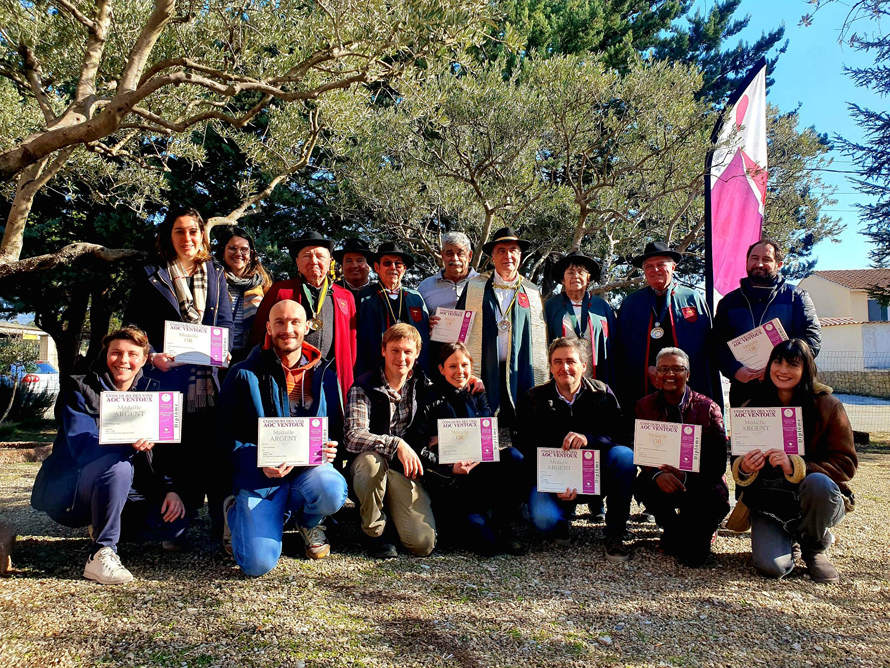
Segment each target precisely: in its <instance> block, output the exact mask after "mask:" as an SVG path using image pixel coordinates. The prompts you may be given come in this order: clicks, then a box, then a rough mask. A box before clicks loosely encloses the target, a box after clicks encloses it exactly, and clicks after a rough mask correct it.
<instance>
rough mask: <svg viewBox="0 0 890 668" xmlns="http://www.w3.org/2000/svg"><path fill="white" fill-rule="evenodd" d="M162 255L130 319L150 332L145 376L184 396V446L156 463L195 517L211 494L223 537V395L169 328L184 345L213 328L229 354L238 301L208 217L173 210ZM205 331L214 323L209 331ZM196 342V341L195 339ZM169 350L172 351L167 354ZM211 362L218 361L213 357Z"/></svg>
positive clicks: (140, 288)
mask: <svg viewBox="0 0 890 668" xmlns="http://www.w3.org/2000/svg"><path fill="white" fill-rule="evenodd" d="M156 249H157V256H156V258H155V260H154V261H153V262H150V263H149V264H147V265H145V266H144V267H143V268H142V269H141V270H140V271H139V272H138V273H137V276H136V280H135V282H134V284H133V290H132V292H131V293H130V302H129V304H128V306H127V309H126V312H125V313H124V322H125V323H132V324H135V325H137V326H138V327H140V328H141V329H142V330H144V331H145V333H146V334H147V335H148V340H149V343H150V345H151V353H150V354H149V356H148V364H147V367H148V368H147V371H146V375H148V376H149V377H151V378H154V379H156V380H158V381H159V382H160V385H161V387H160V389H162V390H175V391H179V392H182V394H183V396H184V398H185V405H186V406H185V407H186V410H185V415H184V416H183V425H182V427H183V428H182V443H180V444H179V445H165V446H164V447H163V448H159V449H158V452H157V455H158V456H157V459H158V460H160V462H159V463H160V465H161V466H162V467H163V468H164V470H166V471H167V472H168V473H169V474H170V475H171V476H172V477H173V478H174V480H177V479H179V480H181V487H182V489H183V491H184V494H185V496H184V497H183V501H185V504H186V508H187V509H188V510H189V512H190V513H195V512H197V511H198V510H199V509H200V508H201V506H202V505H203V504H204V494H205V492H206V493H207V494H208V497H209V504H210V506H209V509H210V519H211V521H212V523H213V526H212V528H211V537H212V538H213V539H217V538H218V539H219V540H222V534H223V521H222V504H223V500H224V499H225V498H226V497H227V496H228V495H229V494H230V493H231V487H232V484H231V472H230V471H229V470H228V465H227V463H228V459H227V457H226V456H225V455H223V454H222V453H219V452H217V451H216V433H215V432H216V403H217V397H218V395H219V379H218V376H217V366H214V365H213V362H212V361H210V362H209V363H206V364H183V363H182V362H180V361H178V360H177V359H176V355H174V354H171V353H170V352H169V349H170V346H171V341H169V340H167V338H168V336H167V330H171V331H170V334H172V333H173V332H172V329H171V325H172V326H176V325H179V323H185V324H186V325H191V326H192V327H188V326H185V327H183V326H181V325H180V326H179V329H180V330H184V332H183V333H181V334H179V337H180V339H179V340H177V342H178V343H183V341H184V340H185V338H186V337H187V335H188V333H189V332H190V331H194V332H202V331H208V330H209V331H213V332H215V333H216V334H217V335H219V336H220V337H221V339H222V341H223V342H225V341H226V340H227V341H228V346H225V344H223V345H222V346H220V348H221V349H220V350H219V352H218V353H217V354H219V355H220V357H222V358H223V362H225V358H226V357H227V356H228V351H229V350H230V349H231V342H232V304H231V301H230V300H229V294H228V288H227V286H226V277H225V272H224V271H223V269H222V268H221V267H220V266H219V265H217V264H215V263H214V262H213V260H212V258H211V256H210V250H209V249H210V237H209V235H208V228H207V224H206V223H205V222H204V218H203V217H202V216H201V214H200V213H199V212H198V211H196V210H195V209H192V208H188V207H171V208H170V211H169V212H168V213H167V217H166V218H165V219H164V221H163V222H162V223H161V224H160V225H159V226H158V236H157V240H156ZM201 326H209V327H208V330H204V329H203V328H202V327H201ZM195 338H197V336H195ZM165 351H166V352H165ZM207 357H208V360H211V359H212V356H207Z"/></svg>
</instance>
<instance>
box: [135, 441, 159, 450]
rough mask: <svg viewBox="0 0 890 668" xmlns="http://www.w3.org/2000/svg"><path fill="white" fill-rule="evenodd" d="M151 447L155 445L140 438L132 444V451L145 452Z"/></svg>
mask: <svg viewBox="0 0 890 668" xmlns="http://www.w3.org/2000/svg"><path fill="white" fill-rule="evenodd" d="M153 447H155V444H154V443H152V442H150V441H146V440H145V439H144V438H140V439H139V440H138V441H136V442H135V443H134V444H133V449H134V450H136V451H138V452H147V451H149V450H151V449H152V448H153Z"/></svg>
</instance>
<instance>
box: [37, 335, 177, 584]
mask: <svg viewBox="0 0 890 668" xmlns="http://www.w3.org/2000/svg"><path fill="white" fill-rule="evenodd" d="M102 345H103V351H102V355H101V356H100V358H99V359H97V360H96V361H95V362H94V363H93V364H92V366H91V367H90V372H89V373H87V374H86V375H83V376H72V377H71V382H70V384H69V385H68V389H67V390H66V392H65V393H64V394H63V395H62V397H61V398H60V402H59V414H60V419H61V423H60V425H59V434H58V436H57V437H56V440H55V442H54V443H53V450H52V454H51V455H50V456H49V457H48V458H47V459H46V460H45V461H44V462H43V465H42V466H41V467H40V472H39V473H38V474H37V479H36V480H35V481H34V489H33V491H32V493H31V505H32V506H33V507H34V508H35V509H37V510H42V511H44V512H46V513H47V514H48V515H49V516H50V517H52V518H53V519H54V520H55V521H57V522H59V523H60V524H63V525H65V526H69V527H84V526H87V525H89V526H90V539H91V540H92V546H91V549H90V557H89V559H87V564H86V567H85V568H84V571H83V575H84V577H85V578H88V579H90V580H95V581H96V582H99V583H101V584H121V583H124V582H130V581H131V580H132V579H133V576H132V575H131V574H130V571H128V570H127V569H126V568H125V567H124V566H123V564H121V560H120V557H118V555H117V544H118V542H119V541H120V539H121V534H122V531H123V532H125V534H126V535H127V536H133V537H134V538H136V539H143V540H159V541H165V547H166V541H172V540H173V539H174V538H175V537H177V536H179V535H181V534H182V533H183V532H184V531H185V530H186V528H187V527H188V519H187V518H186V513H185V508H184V506H183V503H182V500H181V498H180V496H179V495H178V494H177V493H176V492H175V491H174V487H172V486H171V485H170V482H169V480H167V479H165V478H164V477H163V476H161V475H160V474H159V473H158V471H157V469H156V467H155V466H154V465H153V461H152V455H153V452H152V449H153V447H154V443H152V442H149V441H148V440H147V439H145V438H138V439H136V440H135V441H134V442H133V443H132V444H128V445H100V424H99V423H100V403H101V396H102V394H103V393H105V392H118V393H128V394H129V393H131V392H132V393H136V392H157V390H158V389H159V388H158V382H157V381H155V380H151V379H150V378H147V377H145V376H144V375H143V373H142V367H143V366H144V365H145V361H146V356H147V354H148V350H149V346H148V339H147V338H146V336H145V333H144V332H142V331H140V330H138V329H136V328H135V327H124V328H123V329H121V330H118V331H116V332H113V333H112V334H109V335H108V336H106V337H105V339H104V341H103V342H102ZM117 442H120V441H117Z"/></svg>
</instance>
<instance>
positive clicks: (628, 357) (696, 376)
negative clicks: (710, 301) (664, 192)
mask: <svg viewBox="0 0 890 668" xmlns="http://www.w3.org/2000/svg"><path fill="white" fill-rule="evenodd" d="M680 259H681V255H680V254H679V253H678V252H676V251H674V250H671V249H670V247H669V246H668V245H667V244H665V243H662V242H660V241H654V242H650V243H648V244H646V249H645V251H644V252H643V254H642V255H638V256H636V257H635V258H633V260H632V261H631V262H632V263H633V265H634V266H635V267H639V268H641V269H642V270H643V275H644V276H645V278H646V284H647V285H646V287H645V288H642V289H640V290H637V291H636V292H632V293H631V294H629V295H627V297H625V298H624V302H622V304H621V308H620V309H619V310H618V328H619V329H620V331H621V337H620V339H619V340H618V343H619V345H618V346H617V348H618V350H617V353H618V354H617V362H618V366H617V368H619V369H621V370H622V374H621V377H622V380H623V382H622V383H620V387H619V389H620V390H621V395H620V399H621V405H622V406H635V405H636V402H637V400H638V399H640V398H642V397H644V396H646V395H648V394H651V393H652V392H655V391H656V390H657V389H659V388H658V386H657V385H656V384H655V379H656V374H655V358H656V357H657V356H658V353H659V351H660V350H661V349H662V348H681V349H682V350H684V351H686V352H687V353H688V354H689V363H690V369H689V370H690V379H689V385H690V387H691V388H692V389H693V390H695V391H696V392H700V393H701V394H704V395H705V396H707V397H710V398H711V399H713V400H714V401H716V402H717V403H718V405H721V406H722V405H723V400H722V397H723V395H722V393H721V391H720V382H719V380H718V378H717V374H716V368H714V369H712V366H711V363H710V354H709V352H710V351H709V348H708V346H709V343H710V333H711V326H712V318H711V312H710V310H709V309H708V305H707V303H706V302H705V298H704V295H703V294H701V293H700V292H698V291H697V290H693V289H692V288H687V287H685V286H682V285H679V284H678V283H677V281H676V280H675V279H674V270H675V269H676V267H677V263H678V262H679V261H680Z"/></svg>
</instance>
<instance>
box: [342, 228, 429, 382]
mask: <svg viewBox="0 0 890 668" xmlns="http://www.w3.org/2000/svg"><path fill="white" fill-rule="evenodd" d="M413 266H414V257H413V256H412V255H411V254H410V253H408V252H407V251H406V250H405V249H404V248H402V247H401V246H400V245H399V244H398V242H395V241H386V242H384V243H382V244H380V247H379V248H378V249H377V253H376V254H375V255H374V271H375V272H376V273H377V279H378V280H377V282H376V283H372V284H371V285H369V286H367V287H365V288H363V289H362V290H361V292H359V293H358V299H357V301H358V331H359V332H360V336H359V342H358V357H357V360H356V365H355V375H356V376H360V375H362V374H363V373H366V372H368V371H371V370H373V369H375V368H376V367H377V365H378V363H379V361H380V344H381V342H382V341H383V333H384V332H385V331H386V330H387V329H389V328H390V327H392V326H393V325H395V324H397V323H400V322H404V323H407V324H409V325H412V326H413V327H414V328H415V329H416V330H417V331H418V332H420V339H421V342H422V343H421V349H420V355H419V356H418V358H417V363H418V364H420V366H421V367H422V368H423V369H424V370H426V368H427V355H428V348H429V342H430V325H429V322H430V314H429V311H427V308H426V304H425V303H424V301H423V297H421V296H420V293H419V292H418V291H417V290H412V289H410V288H405V287H403V286H402V277H403V276H404V275H405V272H406V271H408V270H409V269H410V268H411V267H413Z"/></svg>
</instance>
